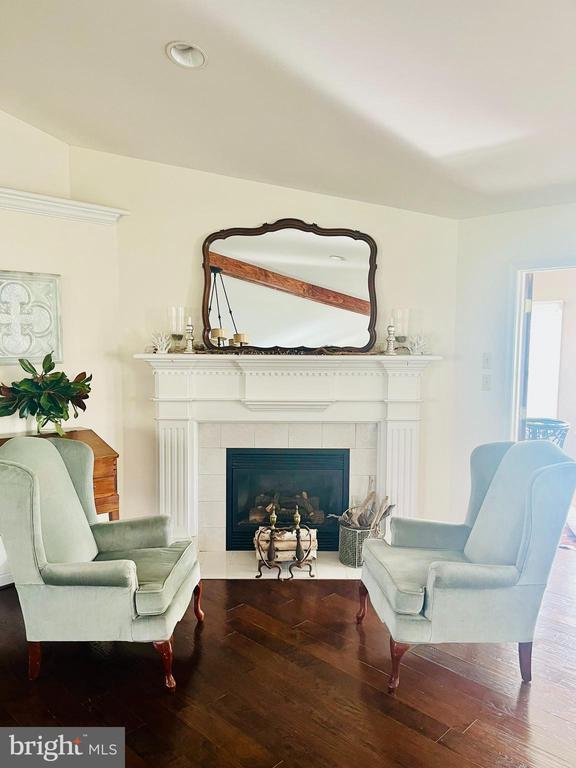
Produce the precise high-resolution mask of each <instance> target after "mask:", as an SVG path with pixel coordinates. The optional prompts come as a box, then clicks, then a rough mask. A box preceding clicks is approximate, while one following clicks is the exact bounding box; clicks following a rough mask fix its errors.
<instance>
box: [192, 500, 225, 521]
mask: <svg viewBox="0 0 576 768" xmlns="http://www.w3.org/2000/svg"><path fill="white" fill-rule="evenodd" d="M198 516H199V519H200V525H201V526H207V527H220V526H225V525H226V502H225V501H199V502H198Z"/></svg>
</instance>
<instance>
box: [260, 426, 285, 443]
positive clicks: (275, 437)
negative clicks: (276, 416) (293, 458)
mask: <svg viewBox="0 0 576 768" xmlns="http://www.w3.org/2000/svg"><path fill="white" fill-rule="evenodd" d="M254 446H255V447H256V448H287V447H288V424H278V423H273V424H266V423H262V424H256V425H255V429H254Z"/></svg>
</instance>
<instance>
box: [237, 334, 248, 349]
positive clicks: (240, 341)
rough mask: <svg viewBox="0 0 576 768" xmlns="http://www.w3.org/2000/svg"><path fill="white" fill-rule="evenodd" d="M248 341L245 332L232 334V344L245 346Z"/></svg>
mask: <svg viewBox="0 0 576 768" xmlns="http://www.w3.org/2000/svg"><path fill="white" fill-rule="evenodd" d="M248 343H249V339H248V335H247V334H246V333H235V334H234V346H238V347H246V346H247V345H248Z"/></svg>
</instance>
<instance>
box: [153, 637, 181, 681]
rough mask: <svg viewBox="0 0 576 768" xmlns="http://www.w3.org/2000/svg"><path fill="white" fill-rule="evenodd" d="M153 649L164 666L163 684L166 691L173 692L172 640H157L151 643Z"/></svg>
mask: <svg viewBox="0 0 576 768" xmlns="http://www.w3.org/2000/svg"><path fill="white" fill-rule="evenodd" d="M152 645H153V646H154V648H155V649H156V650H157V651H158V653H159V654H160V657H161V659H162V664H163V666H164V684H165V685H166V688H168V690H170V691H173V690H174V688H176V680H174V678H173V677H172V658H173V653H172V638H170V640H158V641H157V642H155V643H152Z"/></svg>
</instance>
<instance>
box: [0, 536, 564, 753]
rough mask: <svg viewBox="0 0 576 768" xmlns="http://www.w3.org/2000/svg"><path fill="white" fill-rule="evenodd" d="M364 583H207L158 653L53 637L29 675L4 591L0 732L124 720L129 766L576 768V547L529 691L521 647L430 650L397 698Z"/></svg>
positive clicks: (12, 602) (558, 574)
mask: <svg viewBox="0 0 576 768" xmlns="http://www.w3.org/2000/svg"><path fill="white" fill-rule="evenodd" d="M356 596H357V582H352V581H311V580H307V579H302V580H295V581H293V582H288V583H278V582H276V581H269V580H262V582H258V581H228V582H225V581H206V582H205V583H204V599H203V603H204V610H205V612H206V621H205V623H204V625H202V626H198V627H197V625H196V619H195V617H194V614H193V610H192V607H191V608H190V610H189V611H188V613H187V615H186V617H185V619H184V620H183V621H182V622H181V623H180V625H179V626H178V628H177V630H176V633H175V636H174V652H175V664H174V675H175V677H176V681H177V684H178V687H177V689H176V692H175V693H174V694H171V693H169V692H167V691H166V690H165V689H164V687H163V673H162V666H161V663H160V660H159V658H158V655H157V654H156V653H155V651H154V649H153V648H152V646H151V645H150V646H147V645H139V644H136V643H134V644H129V643H93V644H81V643H69V644H68V643H66V644H57V643H52V644H50V643H48V644H45V647H44V655H43V668H42V674H41V676H40V678H39V679H38V680H37V681H36V682H34V683H30V682H28V680H27V677H26V643H25V639H24V631H23V625H22V620H21V615H20V610H19V606H18V600H17V596H16V593H15V591H14V590H13V589H6V590H3V591H1V592H0V627H1V632H0V666H1V669H0V725H8V726H10V725H16V724H18V725H78V726H80V725H124V726H125V727H126V739H127V745H128V750H127V751H128V756H127V765H128V766H134V768H144V766H155V767H156V766H158V767H160V766H170V768H188V767H189V766H202V768H241V767H245V768H273V767H274V766H282V768H304V766H306V768H310V766H313V768H360V767H363V766H366V767H367V768H368V767H370V768H372V767H373V766H403V768H432V767H433V768H469V767H471V766H479V767H480V768H496V767H497V768H526V767H527V766H534V768H560V767H562V768H568V767H570V766H575V765H576V670H575V669H574V656H575V651H576V552H573V551H567V550H560V551H559V553H558V557H557V560H556V564H555V567H554V572H553V576H552V579H551V583H550V586H549V589H548V592H547V596H546V600H545V605H544V608H543V611H542V616H541V621H540V624H539V629H538V634H537V639H536V642H535V646H534V660H533V676H534V677H533V682H532V684H531V685H529V686H527V685H522V683H521V678H520V672H519V669H518V661H517V650H516V648H515V647H514V646H512V645H510V646H503V645H501V646H500V645H498V646H488V645H478V646H476V645H444V646H436V647H420V648H419V649H416V650H413V651H411V652H410V653H408V654H406V655H405V656H404V658H403V660H402V677H401V683H400V688H399V690H398V693H397V694H396V696H395V697H393V696H389V695H388V694H387V693H386V690H387V687H388V678H389V672H390V659H389V649H388V634H387V632H386V629H385V628H384V627H383V626H382V625H381V624H380V622H379V621H378V620H377V619H376V617H375V615H374V613H373V611H372V609H371V608H370V609H369V611H368V615H367V617H366V619H365V622H364V624H363V625H361V626H360V627H358V626H357V625H356V623H355V621H354V615H355V613H356V610H357V597H356Z"/></svg>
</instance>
